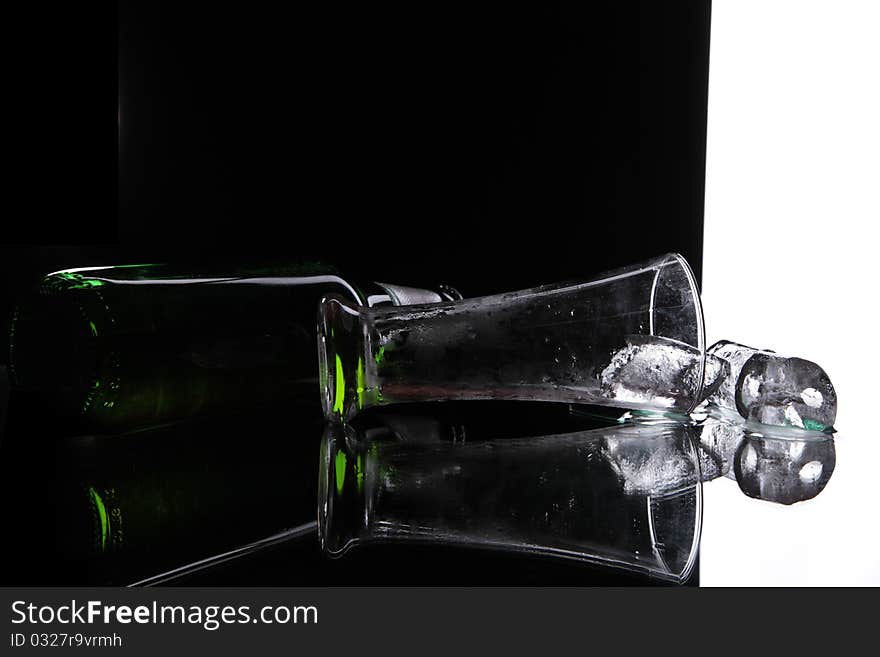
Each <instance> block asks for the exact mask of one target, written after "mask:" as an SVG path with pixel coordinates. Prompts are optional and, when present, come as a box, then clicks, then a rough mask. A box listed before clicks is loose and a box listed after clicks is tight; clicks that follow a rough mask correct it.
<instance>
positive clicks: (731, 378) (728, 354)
mask: <svg viewBox="0 0 880 657" xmlns="http://www.w3.org/2000/svg"><path fill="white" fill-rule="evenodd" d="M706 353H707V354H709V355H712V356H715V357H717V358H721V359H723V360H725V361H726V362H727V363H728V370H727V372H726V376H725V377H724V378H723V379H722V380H721V381H719V382H718V384H717V386H715V389H714V390H713V391H712V393H710V394H709V395H708V397H709V401H710V402H711V403H713V404H715V405H717V406H721V407H722V408H730V409H736V391H735V387H736V381H737V379H738V378H739V374H740V372H741V371H742V367H743V365H745V362H746V361H747V360H748V359H749V358H751V357H752V356H754V355H755V354H756V353H758V349H754V348H752V347H747V346H745V345H744V344H738V343H736V342H731V341H730V340H720V341H719V342H716V343H715V344H713V345H712V346H711V347H709V348H708V349H707V350H706Z"/></svg>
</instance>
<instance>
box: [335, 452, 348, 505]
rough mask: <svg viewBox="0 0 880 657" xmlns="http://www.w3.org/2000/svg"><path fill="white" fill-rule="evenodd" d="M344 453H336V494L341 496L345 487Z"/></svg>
mask: <svg viewBox="0 0 880 657" xmlns="http://www.w3.org/2000/svg"><path fill="white" fill-rule="evenodd" d="M345 465H346V459H345V452H336V492H337V493H339V494H340V495H341V494H342V487H343V486H344V485H345Z"/></svg>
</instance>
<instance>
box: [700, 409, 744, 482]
mask: <svg viewBox="0 0 880 657" xmlns="http://www.w3.org/2000/svg"><path fill="white" fill-rule="evenodd" d="M745 437H746V428H745V420H743V419H742V417H740V415H739V413H733V412H732V411H729V410H727V409H724V408H719V407H715V406H713V407H710V409H709V412H708V414H707V416H706V418H705V419H704V420H703V421H702V422H701V423H700V444H699V455H700V472H701V479H702V480H703V481H710V480H712V479H717V478H718V477H725V476H726V477H729V478H731V479H733V471H732V464H733V457H734V454H735V453H736V448H737V447H738V446H739V444H740V443H741V442H742V441H743V439H744V438H745Z"/></svg>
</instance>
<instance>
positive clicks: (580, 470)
mask: <svg viewBox="0 0 880 657" xmlns="http://www.w3.org/2000/svg"><path fill="white" fill-rule="evenodd" d="M414 426H416V427H417V430H420V427H421V426H422V425H420V424H416V425H414ZM432 433H437V432H432ZM441 433H442V432H441ZM462 435H464V436H465V438H464V442H461V440H460V438H458V437H457V436H462ZM391 436H393V437H391ZM450 437H451V440H442V441H428V442H425V441H420V440H418V439H417V438H413V437H409V436H406V437H404V438H401V424H400V422H398V423H396V426H394V427H393V428H391V430H390V431H389V432H387V433H386V435H385V437H384V438H383V436H382V434H381V432H376V431H375V430H374V431H373V432H372V434H371V437H369V438H367V435H366V432H364V431H358V430H356V429H354V428H352V427H350V426H348V427H342V426H339V425H333V424H330V425H328V427H327V430H326V433H325V439H324V442H323V445H322V448H321V450H322V451H321V468H320V473H319V478H320V483H319V531H320V532H321V539H322V545H323V547H324V550H325V551H326V552H327V553H328V554H330V555H334V556H335V555H341V554H344V553H345V552H346V551H347V550H349V549H350V548H351V547H353V546H354V545H356V544H358V543H362V542H384V541H395V542H400V541H404V542H428V543H432V544H446V545H463V546H475V547H488V548H495V549H502V550H504V551H512V552H526V553H538V554H543V555H548V556H554V557H562V558H567V559H576V560H580V561H585V562H590V563H595V564H600V565H606V566H611V567H617V568H624V569H627V570H631V571H635V572H641V573H647V574H649V575H652V576H655V577H658V578H661V579H666V580H672V581H679V582H680V581H684V580H685V579H686V578H687V577H688V575H689V574H690V571H691V568H692V566H693V562H694V559H695V556H696V548H697V545H698V542H699V535H700V506H701V502H700V500H701V494H700V482H699V469H698V465H697V460H696V458H697V456H696V452H695V448H694V445H693V443H692V440H691V435H690V431H689V427H687V426H686V425H683V424H676V423H670V424H666V425H662V426H632V425H627V426H615V427H610V428H605V429H597V430H592V431H582V432H574V433H566V434H557V435H546V436H533V437H529V438H512V439H500V440H473V439H472V437H469V434H468V432H467V427H466V426H465V427H464V432H463V434H462V432H461V431H457V432H450Z"/></svg>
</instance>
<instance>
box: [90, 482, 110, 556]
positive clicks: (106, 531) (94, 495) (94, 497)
mask: <svg viewBox="0 0 880 657" xmlns="http://www.w3.org/2000/svg"><path fill="white" fill-rule="evenodd" d="M89 499H90V500H91V501H92V505H93V506H94V507H95V509H96V510H97V511H98V518H99V519H100V521H101V552H106V551H107V537H108V536H109V535H110V522H109V520H108V518H107V509H106V508H105V507H104V500H102V499H101V496H100V495H98V491H96V490H95V489H94V487H92V486H89Z"/></svg>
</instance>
